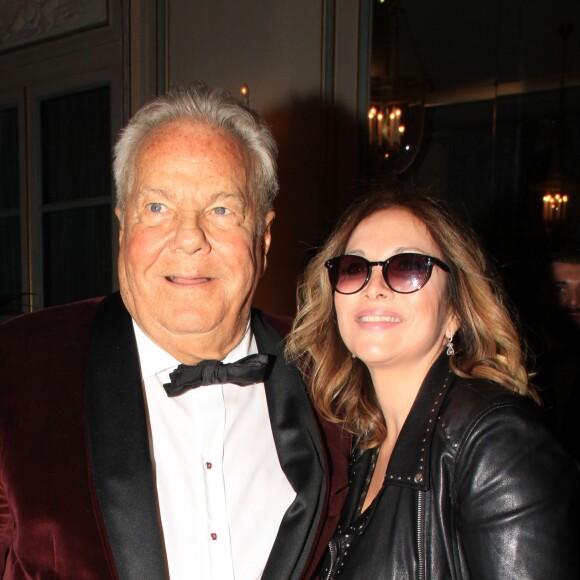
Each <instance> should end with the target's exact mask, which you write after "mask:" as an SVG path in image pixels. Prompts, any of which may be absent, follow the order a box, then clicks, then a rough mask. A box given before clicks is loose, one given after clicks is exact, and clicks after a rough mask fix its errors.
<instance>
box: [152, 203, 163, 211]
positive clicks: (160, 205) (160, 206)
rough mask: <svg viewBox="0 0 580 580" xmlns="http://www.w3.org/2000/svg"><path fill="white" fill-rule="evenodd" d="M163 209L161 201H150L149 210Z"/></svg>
mask: <svg viewBox="0 0 580 580" xmlns="http://www.w3.org/2000/svg"><path fill="white" fill-rule="evenodd" d="M162 209H163V205H162V204H160V203H150V204H149V211H151V213H159V212H160V211H161V210H162Z"/></svg>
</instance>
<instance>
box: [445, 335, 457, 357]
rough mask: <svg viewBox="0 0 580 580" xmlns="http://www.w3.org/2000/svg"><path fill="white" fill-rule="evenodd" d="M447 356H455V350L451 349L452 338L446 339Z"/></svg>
mask: <svg viewBox="0 0 580 580" xmlns="http://www.w3.org/2000/svg"><path fill="white" fill-rule="evenodd" d="M446 354H447V356H453V355H454V354H455V349H454V348H453V337H452V336H450V337H449V338H448V339H447V352H446Z"/></svg>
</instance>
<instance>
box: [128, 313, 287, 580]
mask: <svg viewBox="0 0 580 580" xmlns="http://www.w3.org/2000/svg"><path fill="white" fill-rule="evenodd" d="M133 326H134V329H135V336H136V338H137V347H138V350H139V359H140V363H141V374H142V377H143V383H144V390H145V398H146V404H147V410H148V416H149V436H150V447H151V455H152V460H153V465H154V471H155V480H156V484H157V496H158V502H159V513H160V518H161V526H162V534H163V538H164V541H165V553H166V556H167V564H168V569H169V575H170V578H171V580H191V579H193V578H195V579H198V578H199V579H206V578H207V579H216V580H218V579H219V580H228V579H230V578H231V579H234V578H236V579H239V580H253V579H257V578H260V577H261V575H262V572H263V570H264V566H265V564H266V561H267V559H268V556H269V554H270V550H271V548H272V545H273V543H274V539H275V537H276V534H277V532H278V528H279V526H280V522H281V520H282V517H283V515H284V513H285V512H286V510H287V509H288V507H289V506H290V504H291V503H292V502H293V501H294V498H295V497H296V494H295V492H294V490H293V489H292V487H291V486H290V484H289V483H288V480H287V478H286V476H285V475H284V472H283V471H282V468H281V467H280V462H279V460H278V455H277V452H276V448H275V446H274V439H273V435H272V428H271V425H270V420H269V414H268V407H267V405H266V394H265V387H264V384H263V383H259V384H256V385H249V386H246V387H239V386H237V385H232V384H224V385H209V386H202V387H198V388H196V389H191V390H189V391H187V392H186V393H183V394H182V395H179V396H177V397H173V398H170V397H168V396H167V394H166V393H165V390H164V388H163V384H164V383H167V382H169V373H170V372H171V371H172V370H174V369H175V367H176V366H177V365H178V364H179V362H178V361H177V360H175V359H174V358H173V357H172V356H171V355H169V354H168V353H166V352H165V351H164V350H162V349H161V348H159V347H158V346H157V345H156V344H155V343H154V342H153V341H151V340H150V339H149V338H148V337H147V336H146V335H145V334H144V333H143V332H142V331H141V330H140V328H139V327H138V326H137V324H135V322H133ZM256 352H258V350H257V347H256V343H255V340H254V338H253V335H252V332H251V329H250V328H248V330H247V332H246V334H245V335H244V338H243V339H242V342H241V343H240V344H239V345H238V346H237V347H236V348H235V349H234V350H233V351H232V352H231V353H229V354H228V356H227V357H226V358H225V359H224V362H226V363H227V362H234V361H237V360H239V359H241V358H243V357H244V356H247V355H248V354H253V353H256Z"/></svg>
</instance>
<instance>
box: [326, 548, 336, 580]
mask: <svg viewBox="0 0 580 580" xmlns="http://www.w3.org/2000/svg"><path fill="white" fill-rule="evenodd" d="M328 550H329V551H330V566H329V567H328V574H327V575H326V578H325V580H330V579H331V578H332V576H333V574H334V567H335V565H336V560H337V558H336V546H335V545H334V542H333V541H332V540H330V542H328Z"/></svg>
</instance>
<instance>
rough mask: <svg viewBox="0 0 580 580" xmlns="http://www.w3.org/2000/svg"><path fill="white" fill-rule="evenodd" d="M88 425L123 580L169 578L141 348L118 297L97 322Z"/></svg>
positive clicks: (105, 514)
mask: <svg viewBox="0 0 580 580" xmlns="http://www.w3.org/2000/svg"><path fill="white" fill-rule="evenodd" d="M87 423H88V436H89V448H90V454H91V462H92V466H93V474H94V482H95V488H96V493H97V497H98V500H99V505H100V508H101V512H102V514H103V519H104V522H105V528H106V531H107V535H108V537H109V542H110V545H111V549H112V551H113V555H114V558H115V564H116V566H117V570H118V572H119V576H120V578H121V579H122V580H161V579H164V578H166V577H167V574H166V571H165V559H164V554H163V546H162V541H161V535H160V531H159V523H158V518H157V501H156V494H155V490H154V484H153V473H152V466H151V459H150V453H149V438H148V431H147V423H146V414H145V403H144V399H143V390H142V386H141V372H140V367H139V359H138V353H137V346H136V343H135V336H134V332H133V328H132V323H131V317H130V316H129V314H128V312H127V311H126V309H125V307H124V306H123V303H122V301H121V299H120V296H119V295H118V294H115V295H113V296H111V297H109V298H107V299H106V300H105V301H103V302H102V304H101V305H100V307H99V310H98V312H97V317H96V320H95V327H94V331H93V336H92V340H91V345H90V347H89V358H88V377H87Z"/></svg>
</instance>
